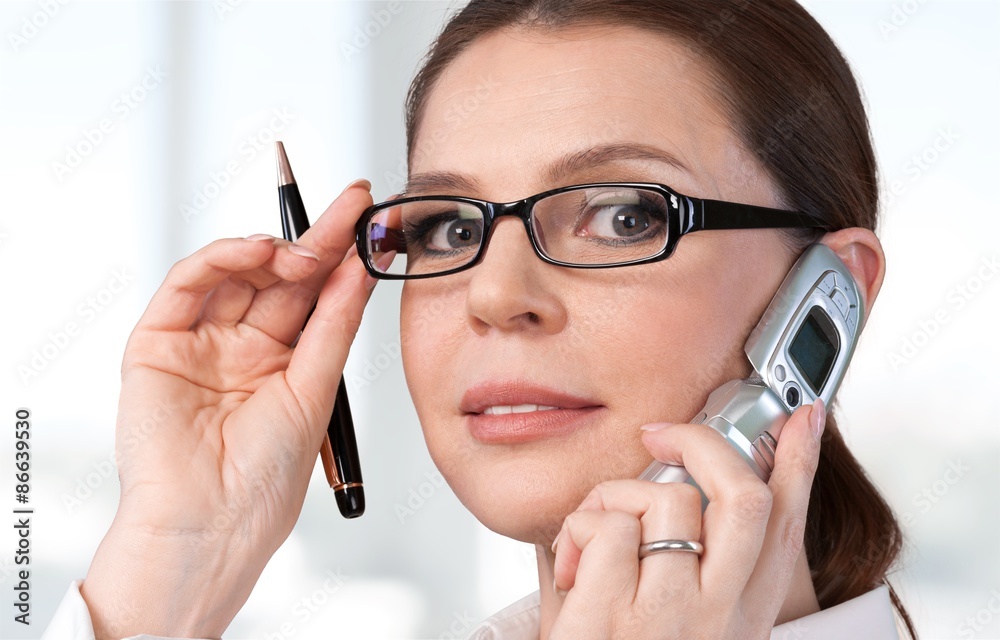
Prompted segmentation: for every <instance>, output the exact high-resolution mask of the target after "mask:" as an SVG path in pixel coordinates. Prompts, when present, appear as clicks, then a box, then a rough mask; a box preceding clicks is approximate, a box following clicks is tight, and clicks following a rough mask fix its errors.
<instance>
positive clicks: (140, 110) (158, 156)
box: [0, 0, 1000, 639]
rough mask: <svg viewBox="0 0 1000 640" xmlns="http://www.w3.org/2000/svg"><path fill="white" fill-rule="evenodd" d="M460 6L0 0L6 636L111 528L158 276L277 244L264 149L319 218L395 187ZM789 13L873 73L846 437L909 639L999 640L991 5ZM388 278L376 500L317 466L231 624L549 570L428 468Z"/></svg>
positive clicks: (310, 623)
mask: <svg viewBox="0 0 1000 640" xmlns="http://www.w3.org/2000/svg"><path fill="white" fill-rule="evenodd" d="M460 4H461V3H460V2H431V1H411V2H302V3H296V2H264V1H260V2H258V1H253V0H245V1H240V0H213V1H205V2H142V3H139V2H85V1H82V0H81V1H75V2H59V1H57V0H37V1H35V2H4V3H2V4H0V34H2V35H3V41H2V42H0V198H2V201H0V282H2V289H0V294H2V298H0V299H2V301H3V302H2V305H3V307H2V308H3V311H2V313H0V335H2V336H3V340H2V345H3V347H2V351H0V353H2V361H0V364H2V366H0V390H2V393H0V416H3V420H2V421H0V424H6V425H7V426H6V427H4V429H3V432H4V433H5V435H3V436H2V437H0V451H2V455H0V487H2V488H0V496H2V502H3V503H4V504H5V505H9V508H11V509H13V508H16V506H17V505H16V503H14V500H13V495H12V494H13V493H14V486H13V485H14V482H13V476H14V468H13V461H14V456H13V453H12V448H13V442H14V439H13V437H12V434H11V429H10V427H12V426H13V422H14V414H15V410H16V409H18V408H23V407H27V408H28V409H30V411H31V416H32V441H31V442H32V464H33V467H32V470H33V476H32V483H31V496H32V503H31V506H32V507H34V509H35V514H34V520H33V531H32V539H31V544H32V553H33V555H32V566H31V568H32V600H33V609H32V622H33V624H32V625H31V626H30V627H23V626H22V625H20V624H15V623H13V622H12V618H13V613H12V611H13V608H12V607H11V606H10V605H9V604H4V605H3V611H4V613H3V615H2V616H0V636H2V637H4V638H37V637H39V636H40V635H41V633H42V631H43V629H44V627H45V625H46V624H47V623H48V621H49V618H50V617H51V615H52V613H53V611H54V610H55V608H56V606H57V605H58V603H59V601H60V600H61V599H62V597H63V595H64V593H65V591H66V589H67V587H68V586H69V583H70V581H71V580H72V579H75V578H83V577H84V575H85V574H86V571H87V567H88V565H89V562H90V558H91V557H92V555H93V553H94V551H95V549H96V547H97V545H98V543H99V542H100V540H101V538H102V536H103V534H104V533H105V531H106V530H107V527H108V526H109V524H110V523H111V520H112V518H113V516H114V513H115V508H116V504H117V500H118V489H119V487H118V482H117V473H116V470H115V469H114V466H113V463H114V457H113V447H114V423H115V414H116V404H117V396H118V386H119V367H120V363H121V355H122V351H123V349H124V345H125V342H126V339H127V337H128V335H129V333H130V331H131V329H132V327H133V326H134V324H135V322H136V321H137V319H138V317H139V315H140V314H141V312H142V310H143V309H144V308H145V305H146V303H147V301H148V300H149V298H150V296H151V295H152V293H153V291H154V290H155V289H156V287H157V286H158V285H159V283H160V282H161V280H162V279H163V277H164V275H165V273H166V271H167V269H168V268H169V267H170V265H171V264H172V263H174V262H175V261H177V260H179V259H180V258H182V257H184V256H186V255H188V254H190V253H191V252H193V251H194V250H196V249H197V248H199V247H201V246H203V245H205V244H207V243H208V242H210V241H211V240H213V239H215V238H218V237H234V236H246V235H250V234H253V233H259V232H264V233H271V234H274V235H278V234H280V226H279V224H278V218H277V199H276V193H275V174H274V158H273V152H272V147H273V141H274V140H277V139H280V140H283V141H284V143H285V146H286V149H287V150H288V153H289V157H290V159H291V162H292V166H293V168H294V170H295V174H296V177H297V178H298V182H299V185H300V188H301V190H302V193H303V197H304V200H305V204H306V207H307V209H308V210H309V211H310V212H311V213H312V215H313V218H314V219H315V217H316V216H318V215H319V213H320V212H321V211H323V209H324V208H325V207H326V205H327V204H328V203H329V201H330V200H332V199H333V197H335V195H336V194H338V193H340V191H341V190H342V189H343V187H344V186H345V185H346V184H347V183H348V182H349V181H350V180H352V179H355V178H359V177H367V178H369V179H371V181H372V182H373V184H374V189H373V193H374V196H375V198H376V200H380V199H384V198H386V197H388V196H389V195H390V194H392V193H394V192H395V190H397V189H398V188H399V187H400V186H401V185H402V183H403V181H404V180H405V176H406V166H405V154H404V137H403V118H402V105H403V99H404V95H405V91H406V88H407V86H408V83H409V80H410V79H411V77H412V75H413V73H414V71H415V69H416V65H417V62H418V60H419V59H420V58H421V57H422V55H423V53H424V52H425V49H426V47H427V45H428V44H429V42H430V41H431V39H432V38H433V37H434V35H435V34H436V33H437V31H438V30H439V29H440V27H441V25H442V24H443V22H444V19H445V17H446V16H447V15H448V13H449V11H450V10H452V9H454V7H455V6H458V5H460ZM804 4H805V5H806V6H807V8H808V9H809V10H810V11H811V12H812V13H813V14H814V15H815V16H816V17H817V18H818V19H819V20H820V22H821V23H822V24H823V25H824V26H825V27H826V28H827V29H828V30H829V31H830V32H831V34H832V35H833V37H834V39H835V40H836V41H837V42H838V43H839V44H840V46H841V47H842V48H843V50H844V51H845V53H846V55H847V57H848V58H849V60H850V61H851V63H852V65H853V67H854V69H855V71H856V73H857V75H858V76H859V78H860V80H861V83H862V85H863V88H864V92H865V95H866V99H867V102H868V104H869V108H870V116H871V121H872V125H873V128H874V135H875V142H876V147H877V151H878V154H879V158H880V163H881V168H882V171H883V178H884V180H883V191H884V194H885V196H886V199H885V202H884V221H883V225H882V228H881V236H882V238H883V242H884V244H885V249H886V253H887V255H888V261H889V268H888V275H887V277H886V281H885V286H884V288H883V290H882V294H881V296H880V298H879V301H878V303H877V305H876V307H875V313H874V315H873V316H872V318H871V320H870V322H869V324H868V326H867V329H866V331H865V334H864V336H863V338H862V341H861V344H860V347H859V350H858V352H857V355H856V357H855V361H854V364H853V366H852V371H851V374H850V375H849V377H848V379H847V382H846V383H845V385H844V387H843V389H842V392H841V394H840V399H839V408H838V413H839V416H840V425H841V428H842V430H843V431H844V432H845V436H846V438H847V440H848V443H849V444H850V445H851V446H852V448H853V450H854V451H855V453H856V454H857V456H858V457H859V458H860V460H861V461H862V463H863V464H864V465H865V466H866V468H867V469H868V470H869V472H870V474H871V476H872V477H873V479H874V481H875V482H876V484H877V485H878V486H879V487H880V488H881V489H882V490H883V491H884V493H885V495H886V497H887V499H888V501H889V503H890V504H891V505H892V507H893V508H894V509H895V510H896V512H897V514H898V515H899V517H900V519H901V522H902V523H903V527H904V531H905V533H906V534H907V536H908V547H907V550H906V553H905V555H904V557H903V561H902V563H901V565H900V566H899V569H898V571H897V572H896V573H895V575H894V584H895V585H896V587H897V588H898V589H899V591H900V593H901V596H902V597H903V600H904V601H905V603H906V604H907V606H908V608H909V611H910V612H911V614H912V615H913V616H914V618H915V620H916V622H917V628H918V630H919V631H920V632H921V634H922V636H923V637H925V638H1000V500H998V498H997V492H998V489H1000V464H998V463H1000V426H998V421H997V419H996V411H997V401H996V396H995V395H994V394H995V393H996V388H997V383H998V382H1000V375H998V373H997V366H996V362H997V360H998V358H1000V340H998V339H997V338H996V333H995V331H996V327H997V320H998V316H1000V277H998V275H1000V264H998V262H997V261H998V260H1000V242H998V240H997V238H998V237H1000V216H998V215H997V214H998V208H997V205H996V202H995V200H994V197H995V193H996V185H997V181H998V179H1000V151H998V149H1000V126H998V119H997V114H998V113H1000V38H998V36H1000V3H998V2H995V1H988V2H977V1H960V0H900V1H898V2H881V1H874V0H865V1H858V2H850V1H848V2H845V1H830V0H806V1H805V2H804ZM399 291H400V285H399V284H398V283H392V282H383V283H382V284H380V285H379V286H378V287H377V288H376V290H375V293H374V296H373V298H372V302H371V304H370V305H369V307H368V309H367V310H366V313H365V320H364V323H363V326H362V329H361V332H360V335H359V338H358V341H357V342H356V343H355V345H354V348H353V350H352V352H351V357H350V360H349V361H348V365H347V370H346V372H345V373H346V375H347V379H348V388H349V391H350V394H351V403H352V406H353V409H354V412H355V422H356V425H357V430H358V439H359V445H360V448H361V454H362V460H363V466H364V472H365V480H366V486H367V496H368V511H367V513H366V514H365V516H364V517H363V518H360V519H358V520H353V521H346V520H344V519H343V518H342V517H341V516H340V515H339V513H338V511H337V508H336V506H335V503H334V500H333V496H332V495H331V493H330V491H329V489H328V488H327V487H326V486H325V483H324V481H323V475H322V470H321V469H320V468H319V467H317V471H316V473H315V474H314V476H313V484H312V486H311V487H310V491H309V493H308V495H307V498H306V503H305V506H304V508H303V511H302V515H301V518H300V520H299V522H298V524H297V525H296V527H295V530H294V531H293V532H292V534H291V536H290V537H289V539H288V541H287V542H286V543H285V544H284V546H283V547H282V548H281V549H280V550H279V551H278V552H277V553H276V555H275V556H274V558H273V560H272V561H271V562H270V564H269V565H268V567H267V569H266V570H265V571H264V574H263V576H262V578H261V580H260V581H259V583H258V584H257V586H256V588H255V589H254V592H253V594H252V596H251V597H250V600H249V602H248V603H247V605H246V606H245V607H244V608H243V610H242V611H241V612H240V614H239V616H238V617H237V618H236V620H235V621H234V622H233V624H232V626H231V627H230V628H229V630H228V632H227V634H226V637H228V638H244V637H245V638H268V639H281V638H291V637H295V638H320V637H324V638H325V637H331V636H332V634H333V631H332V630H333V629H340V630H341V633H342V635H341V636H340V637H350V638H358V637H385V638H418V637H419V638H448V637H463V636H464V635H465V634H466V633H467V632H468V631H469V629H470V628H471V627H472V626H473V624H474V623H475V621H478V620H480V619H482V618H484V617H486V616H488V615H489V614H491V613H493V612H495V611H496V610H498V609H500V608H501V607H503V606H505V605H507V604H509V603H510V602H512V601H514V600H516V599H518V598H520V597H521V596H523V595H526V594H528V593H529V592H531V591H534V590H535V589H537V587H538V585H537V581H536V576H535V562H534V552H533V549H532V548H530V547H529V546H528V545H525V544H522V543H518V542H513V541H510V540H507V539H504V538H501V537H499V536H497V535H496V534H493V533H491V532H489V531H488V530H486V529H485V528H484V527H483V526H482V525H480V524H479V523H478V522H477V521H476V520H475V519H474V518H473V517H472V516H471V515H470V514H469V513H468V512H466V511H465V510H464V508H463V507H462V506H461V504H459V502H458V501H457V500H456V498H455V497H454V495H453V494H452V492H451V491H450V490H449V489H448V487H447V486H444V484H443V482H442V481H441V478H440V476H439V475H438V474H437V472H436V471H435V468H434V466H433V464H432V462H431V460H430V458H429V456H428V455H427V452H426V449H425V446H424V443H423V439H422V437H421V433H420V429H419V425H418V423H417V420H416V416H415V413H414V411H413V408H412V405H411V404H410V402H409V398H408V395H407V392H406V386H405V382H404V379H403V375H402V367H401V364H400V361H399V358H398V345H399V325H398V300H399ZM70 323H74V325H75V328H74V329H73V330H70V329H68V325H69V324H70ZM390 395H391V397H395V398H398V402H395V403H385V402H380V403H376V399H377V398H385V397H387V396H390ZM991 398H992V400H991ZM9 517H10V518H13V516H12V515H11V516H9ZM12 525H13V519H12V521H11V523H10V524H4V525H3V526H0V532H2V533H0V589H2V596H0V601H2V602H4V603H9V602H12V600H10V598H12V597H13V590H12V589H13V576H14V574H13V568H14V566H15V565H14V564H13V552H14V550H15V548H16V547H15V545H16V542H15V538H14V529H13V528H12ZM348 550H349V551H348Z"/></svg>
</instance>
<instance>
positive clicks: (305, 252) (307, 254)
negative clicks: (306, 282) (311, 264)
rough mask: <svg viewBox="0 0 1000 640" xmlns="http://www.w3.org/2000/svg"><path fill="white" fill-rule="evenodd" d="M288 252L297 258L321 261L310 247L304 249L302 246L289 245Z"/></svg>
mask: <svg viewBox="0 0 1000 640" xmlns="http://www.w3.org/2000/svg"><path fill="white" fill-rule="evenodd" d="M288 250H289V251H291V252H292V253H294V254H295V255H297V256H302V257H303V258H312V259H313V260H319V256H318V255H316V252H314V251H313V250H312V249H309V248H308V247H303V246H302V245H301V244H295V243H292V244H290V245H288Z"/></svg>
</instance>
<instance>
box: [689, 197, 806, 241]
mask: <svg viewBox="0 0 1000 640" xmlns="http://www.w3.org/2000/svg"><path fill="white" fill-rule="evenodd" d="M678 207H679V209H680V219H681V235H684V234H685V233H690V232H692V231H699V230H707V229H777V228H793V227H796V228H820V227H824V226H826V225H824V224H823V223H822V222H821V221H820V220H817V219H816V218H815V217H813V216H811V215H809V214H807V213H802V212H799V211H786V210H785V209H772V208H770V207H758V206H754V205H750V204H736V203H733V202H722V201H720V200H703V199H701V198H690V197H687V196H684V197H682V198H680V199H679V201H678Z"/></svg>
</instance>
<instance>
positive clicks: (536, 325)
mask: <svg viewBox="0 0 1000 640" xmlns="http://www.w3.org/2000/svg"><path fill="white" fill-rule="evenodd" d="M556 269H559V267H557V266H554V265H550V264H547V263H545V262H542V260H541V259H539V257H538V256H537V255H535V251H534V249H533V248H532V246H531V240H530V239H529V238H528V234H527V232H526V230H525V228H524V224H523V223H522V222H521V221H520V220H517V219H516V218H513V217H507V216H504V217H502V218H499V219H498V220H497V221H496V222H495V223H494V225H493V228H492V230H491V234H490V238H489V242H488V244H487V246H486V253H485V254H484V255H483V259H482V261H481V262H480V263H479V264H477V265H476V266H474V267H472V269H470V270H469V272H468V273H469V274H471V277H470V280H469V284H468V292H467V294H466V310H467V312H468V317H469V322H470V324H471V325H472V328H473V330H474V331H476V333H478V334H480V335H482V334H485V333H487V332H488V331H489V330H490V329H491V328H495V329H498V330H500V331H535V332H541V333H557V332H558V331H560V330H562V328H563V327H564V326H565V325H566V307H565V306H564V304H563V300H562V298H561V296H560V295H559V294H558V292H557V290H556V280H555V279H554V278H553V277H552V276H553V275H556V274H553V273H552V271H554V270H556Z"/></svg>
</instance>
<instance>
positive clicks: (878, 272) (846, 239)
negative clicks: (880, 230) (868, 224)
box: [820, 227, 885, 317]
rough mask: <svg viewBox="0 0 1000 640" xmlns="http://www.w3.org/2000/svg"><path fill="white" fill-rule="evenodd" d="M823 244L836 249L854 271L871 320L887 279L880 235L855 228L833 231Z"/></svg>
mask: <svg viewBox="0 0 1000 640" xmlns="http://www.w3.org/2000/svg"><path fill="white" fill-rule="evenodd" d="M820 242H822V243H823V244H825V245H826V246H828V247H830V248H831V249H833V251H834V252H835V253H836V254H837V256H838V257H839V258H840V259H841V260H842V261H843V262H844V264H845V265H846V266H847V268H848V269H850V271H851V275H853V276H854V280H855V282H856V283H857V285H858V289H859V290H860V291H861V296H862V297H863V298H864V301H865V312H866V313H865V317H867V316H868V314H870V313H871V309H872V305H873V304H874V303H875V298H876V297H877V296H878V292H879V290H880V289H881V288H882V280H883V279H884V278H885V252H884V251H883V250H882V243H881V242H880V241H879V239H878V236H876V235H875V234H874V233H873V232H872V231H871V230H870V229H863V228H861V227H851V228H849V229H840V230H839V231H831V232H830V233H827V234H826V235H824V236H823V237H822V238H821V239H820Z"/></svg>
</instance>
